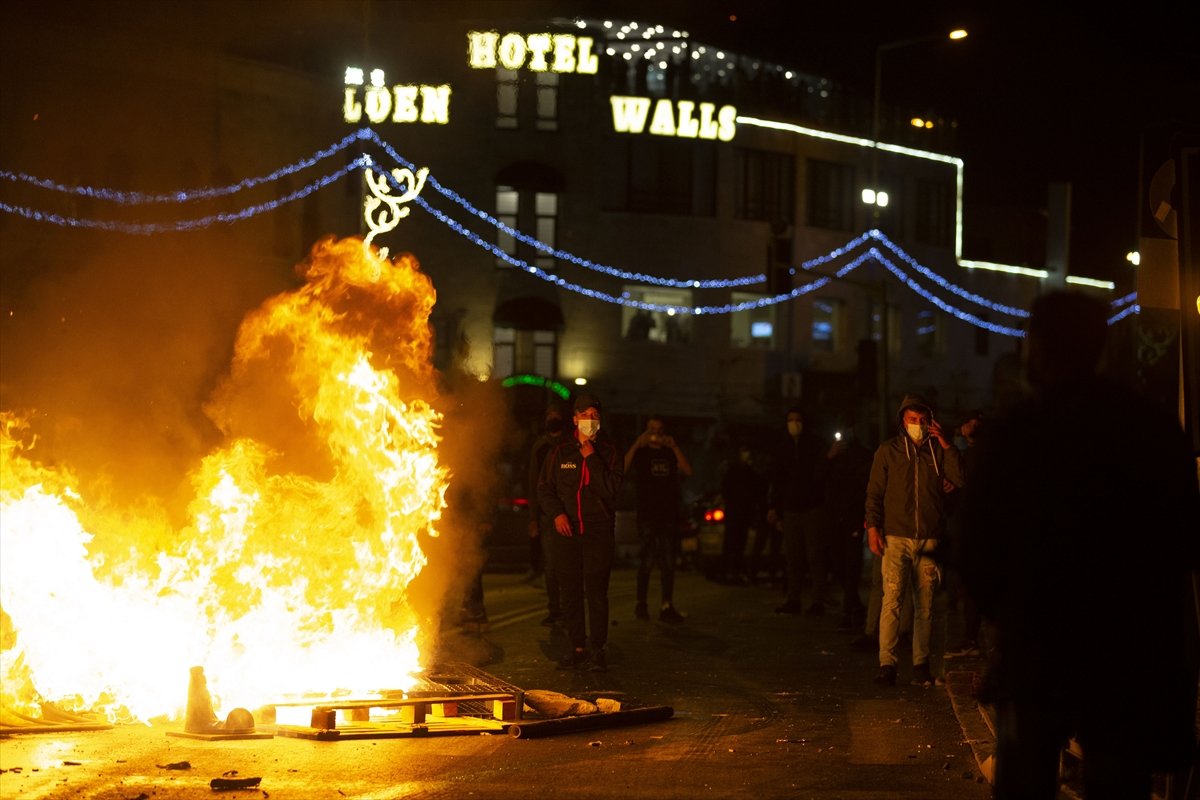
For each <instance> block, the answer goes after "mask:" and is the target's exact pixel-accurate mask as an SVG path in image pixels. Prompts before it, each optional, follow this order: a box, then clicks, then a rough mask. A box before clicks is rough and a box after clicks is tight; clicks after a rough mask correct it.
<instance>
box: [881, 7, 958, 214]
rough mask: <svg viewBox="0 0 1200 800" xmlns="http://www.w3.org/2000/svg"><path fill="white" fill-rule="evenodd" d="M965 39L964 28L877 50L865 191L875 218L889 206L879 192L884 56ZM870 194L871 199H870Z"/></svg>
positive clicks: (888, 44) (919, 37) (884, 46)
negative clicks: (868, 176) (868, 175)
mask: <svg viewBox="0 0 1200 800" xmlns="http://www.w3.org/2000/svg"><path fill="white" fill-rule="evenodd" d="M965 38H967V31H966V30H965V29H964V28H955V29H954V30H952V31H950V33H949V34H942V33H933V34H927V35H925V36H915V37H913V38H911V39H901V40H899V41H895V42H886V43H885V44H881V45H879V46H878V47H876V48H875V97H874V100H873V102H872V104H871V186H870V187H869V188H868V189H866V190H864V191H863V202H864V203H867V204H869V205H872V206H874V210H873V216H874V217H875V218H876V219H878V218H879V209H880V208H881V207H882V206H886V205H887V192H881V191H880V190H879V106H880V96H881V92H882V89H883V54H884V53H885V52H887V51H888V50H898V49H900V48H901V47H908V46H909V45H913V44H921V43H922V42H932V41H940V40H942V39H949V40H950V41H952V42H957V41H959V40H960V39H965ZM868 193H869V197H870V199H868Z"/></svg>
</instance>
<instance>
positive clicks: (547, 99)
mask: <svg viewBox="0 0 1200 800" xmlns="http://www.w3.org/2000/svg"><path fill="white" fill-rule="evenodd" d="M558 79H559V76H558V73H555V72H549V71H547V72H535V73H532V78H530V77H529V73H521V72H518V71H516V70H512V69H504V68H503V67H497V68H496V127H497V128H504V129H507V130H515V129H517V128H520V127H521V118H522V117H524V118H525V120H526V123H525V124H526V125H528V124H529V119H530V117H531V116H532V118H533V120H534V127H535V128H537V130H539V131H556V130H558ZM530 81H532V84H533V91H532V92H531V91H529V83H530ZM523 82H524V83H525V88H526V91H525V92H522V91H521V84H522V83H523ZM522 97H525V98H527V99H526V100H525V101H524V102H525V104H526V108H525V109H522V108H521V102H522V101H521V98H522ZM529 98H532V99H529ZM530 102H532V103H533V104H534V108H532V109H530V108H529V107H528V104H529V103H530ZM522 110H524V113H522Z"/></svg>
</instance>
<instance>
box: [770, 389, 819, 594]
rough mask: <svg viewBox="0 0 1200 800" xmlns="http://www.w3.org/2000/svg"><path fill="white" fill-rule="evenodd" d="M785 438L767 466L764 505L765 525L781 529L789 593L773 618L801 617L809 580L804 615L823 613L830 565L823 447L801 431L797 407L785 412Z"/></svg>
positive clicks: (801, 413) (804, 429) (801, 417)
mask: <svg viewBox="0 0 1200 800" xmlns="http://www.w3.org/2000/svg"><path fill="white" fill-rule="evenodd" d="M786 421H787V434H786V435H785V436H784V437H783V438H782V439H781V441H780V442H779V444H778V445H777V447H776V450H775V455H774V458H773V460H772V464H771V481H770V489H769V490H768V500H767V523H768V524H771V525H774V524H776V523H780V525H781V527H782V530H783V561H784V567H785V569H786V573H785V576H786V579H787V591H786V594H785V598H784V601H783V605H781V606H779V607H777V608H776V609H775V613H776V614H799V613H800V612H801V611H802V610H803V599H802V598H803V591H804V579H805V577H806V573H807V577H809V579H810V580H811V581H812V584H813V587H812V602H811V603H810V605H809V607H808V613H809V614H811V615H812V616H821V615H823V614H824V613H825V592H826V590H827V588H828V583H829V581H828V568H829V564H828V561H827V559H826V558H825V551H824V545H825V531H824V529H823V526H824V525H825V518H824V514H825V471H826V464H827V461H826V458H825V455H826V447H825V444H824V442H822V441H821V440H820V439H818V438H817V437H816V436H815V435H814V434H813V433H812V431H811V430H809V429H808V428H807V427H805V416H804V411H803V410H802V409H801V408H800V407H798V406H795V407H793V408H790V409H788V412H787V417H786Z"/></svg>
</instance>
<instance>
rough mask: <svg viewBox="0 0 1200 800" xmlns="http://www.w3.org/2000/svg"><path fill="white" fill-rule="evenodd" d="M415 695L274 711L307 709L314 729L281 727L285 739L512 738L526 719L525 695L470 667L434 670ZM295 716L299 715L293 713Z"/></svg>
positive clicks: (278, 732) (278, 731)
mask: <svg viewBox="0 0 1200 800" xmlns="http://www.w3.org/2000/svg"><path fill="white" fill-rule="evenodd" d="M428 675H429V678H428V679H427V680H426V681H424V682H423V683H422V684H421V685H418V686H417V687H416V688H414V689H413V690H410V691H408V692H403V693H396V694H395V695H388V694H387V693H385V695H384V696H383V697H379V698H370V699H339V700H327V699H323V700H318V701H313V702H303V701H301V702H289V703H277V704H276V705H275V706H271V707H269V709H268V713H269V714H273V715H274V716H275V718H276V719H277V718H278V716H279V709H295V710H300V709H307V710H308V712H309V724H308V725H298V724H294V723H293V724H284V723H279V722H277V721H276V722H275V724H274V725H273V726H271V729H272V730H273V731H274V732H275V734H276V735H279V736H290V737H295V738H303V739H317V740H322V741H333V740H339V739H364V738H395V737H406V736H444V735H455V734H479V733H506V732H507V731H508V728H509V726H510V725H511V724H512V723H514V722H517V721H519V720H520V719H521V714H522V710H523V709H524V705H525V700H524V691H522V690H521V689H519V688H517V687H516V686H512V685H509V684H507V683H504V682H503V681H500V680H499V679H497V678H495V677H494V676H491V675H488V674H487V673H484V672H481V671H479V670H477V669H475V668H474V667H470V666H466V665H452V666H450V667H441V668H438V669H434V670H430V671H429V672H428ZM292 716H295V712H294V711H293V714H292Z"/></svg>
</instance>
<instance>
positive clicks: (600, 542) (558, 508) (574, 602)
mask: <svg viewBox="0 0 1200 800" xmlns="http://www.w3.org/2000/svg"><path fill="white" fill-rule="evenodd" d="M573 421H574V423H575V430H574V431H573V433H572V434H571V435H570V436H568V437H567V438H566V439H565V440H564V441H563V442H561V443H560V444H558V445H556V446H555V447H554V449H552V450H551V451H550V452H549V453H548V454H547V455H546V458H545V461H544V462H543V463H542V472H541V475H540V476H539V477H538V484H537V487H538V503H539V504H540V506H541V513H543V514H545V515H546V516H548V517H550V518H551V519H553V520H554V533H555V536H554V538H553V540H552V541H553V545H552V554H553V555H552V557H551V563H552V564H553V565H554V569H555V571H556V573H557V574H558V590H559V603H560V606H561V609H562V615H563V619H564V621H565V623H566V627H567V636H568V637H569V639H570V641H571V652H570V653H568V654H567V655H566V657H564V658H563V659H562V660H561V661H559V663H558V666H559V668H560V669H582V668H583V667H588V668H589V669H591V670H592V671H594V672H604V671H605V670H607V669H608V657H607V655H606V651H605V645H606V644H607V643H608V581H609V577H610V576H611V575H612V566H613V560H614V559H615V557H616V508H617V492H618V490H619V489H620V487H621V480H622V479H623V477H624V473H623V470H622V460H621V454H620V453H619V452H618V451H617V448H616V446H614V445H613V443H612V442H611V441H609V440H608V439H607V438H597V435H598V434H599V433H600V400H599V399H598V398H596V397H595V396H594V395H590V394H585V395H580V396H579V397H578V398H576V400H575V416H574V420H573ZM585 603H586V613H585ZM589 631H590V633H591V638H590V644H591V649H590V652H589V648H588V645H589V637H588V633H589Z"/></svg>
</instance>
